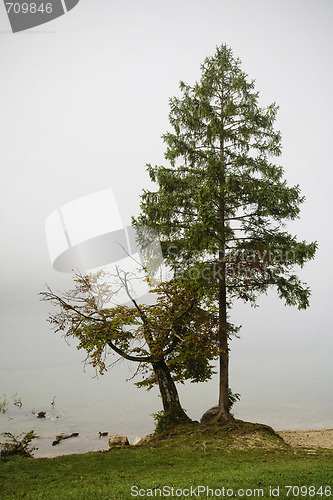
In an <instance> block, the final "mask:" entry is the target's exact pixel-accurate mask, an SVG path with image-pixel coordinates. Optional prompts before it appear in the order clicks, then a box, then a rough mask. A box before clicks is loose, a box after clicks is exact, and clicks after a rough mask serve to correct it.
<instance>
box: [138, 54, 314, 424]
mask: <svg viewBox="0 0 333 500" xmlns="http://www.w3.org/2000/svg"><path fill="white" fill-rule="evenodd" d="M201 69H202V74H201V79H200V81H199V82H197V83H196V84H195V85H194V86H190V85H188V84H186V83H184V82H181V83H180V90H181V97H173V98H171V99H170V115H169V120H170V124H171V126H172V128H173V131H172V132H168V133H166V134H165V135H164V136H163V140H164V142H165V143H166V145H167V150H166V153H165V158H166V160H168V162H169V166H167V167H164V166H155V167H153V166H151V165H148V166H147V169H148V172H149V176H150V179H151V180H152V181H153V182H155V183H157V186H158V190H157V191H154V192H153V191H148V190H146V191H144V193H143V195H142V200H141V215H140V216H139V217H138V219H136V220H134V223H135V224H136V225H140V226H143V225H145V226H148V227H151V228H154V229H155V230H156V231H157V232H158V233H159V236H160V238H161V242H162V250H163V253H164V257H165V260H166V262H167V263H168V265H169V266H170V267H171V268H172V270H173V272H174V276H177V278H178V279H184V280H186V279H192V280H195V281H196V282H197V284H199V285H200V287H201V290H202V293H205V294H207V297H208V296H209V297H210V300H215V301H216V302H217V304H218V310H219V315H218V323H219V324H218V332H219V350H220V355H219V371H220V389H219V406H218V408H219V410H218V416H217V419H218V420H225V419H230V418H231V417H230V411H229V339H230V336H231V335H232V333H233V332H235V330H236V329H235V327H234V326H232V325H231V323H230V322H229V321H228V320H229V308H231V307H232V303H233V301H234V300H235V299H242V300H244V301H247V302H250V303H251V304H252V305H255V304H256V301H257V298H258V296H259V295H260V294H261V293H264V292H266V291H267V290H268V289H269V288H270V287H276V289H277V291H278V295H279V297H280V298H282V299H284V300H285V303H286V304H287V305H297V306H298V308H299V309H305V308H306V307H307V306H308V305H309V297H310V290H309V288H308V287H307V285H306V284H305V283H302V281H301V280H300V279H299V278H298V277H297V275H296V274H294V267H295V266H301V267H302V266H303V265H304V264H305V262H306V261H308V260H310V259H312V258H313V257H314V255H315V251H316V247H317V244H316V243H315V242H313V243H307V242H306V241H298V240H297V238H296V237H295V236H293V235H291V234H290V233H288V232H287V231H286V229H285V223H286V222H287V221H288V220H294V219H296V218H298V217H299V213H300V205H301V203H302V202H303V201H304V197H302V196H301V193H300V188H299V186H298V185H296V186H293V187H288V185H287V183H286V181H285V180H284V178H283V175H284V171H283V168H282V167H281V166H279V165H277V164H275V163H273V162H272V160H271V158H272V157H278V156H280V154H281V135H280V132H278V131H276V130H275V129H274V123H275V121H276V116H277V110H278V107H277V106H276V104H271V105H270V106H267V107H261V106H260V104H259V93H258V92H256V91H255V86H254V81H251V80H249V79H248V76H247V74H245V73H244V72H243V71H242V70H241V63H240V60H239V59H235V58H234V57H233V53H232V51H231V49H230V48H229V47H227V46H226V45H222V46H221V47H218V48H217V49H216V52H215V54H214V55H213V56H212V57H209V58H206V59H205V61H204V63H203V65H202V67H201Z"/></svg>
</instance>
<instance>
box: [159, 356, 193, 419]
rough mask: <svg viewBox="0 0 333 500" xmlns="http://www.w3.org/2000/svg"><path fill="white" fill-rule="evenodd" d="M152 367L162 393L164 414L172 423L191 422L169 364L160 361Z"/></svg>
mask: <svg viewBox="0 0 333 500" xmlns="http://www.w3.org/2000/svg"><path fill="white" fill-rule="evenodd" d="M152 365H153V369H154V372H155V375H156V378H157V382H158V387H159V390H160V393H161V397H162V403H163V410H164V413H165V414H166V415H167V416H168V417H169V418H170V421H175V422H178V421H182V422H186V421H187V422H189V421H190V420H191V419H190V418H189V417H188V416H187V415H186V413H185V412H184V410H183V408H182V407H181V405H180V402H179V397H178V392H177V388H176V385H175V383H174V381H173V380H172V377H171V375H170V371H169V368H168V366H167V364H166V363H165V361H164V360H160V361H157V362H155V363H152Z"/></svg>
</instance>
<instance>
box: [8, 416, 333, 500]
mask: <svg viewBox="0 0 333 500" xmlns="http://www.w3.org/2000/svg"><path fill="white" fill-rule="evenodd" d="M237 443H238V444H237ZM240 448H241V449H240ZM332 458H333V452H332V450H316V452H315V453H313V452H311V454H309V451H308V450H305V449H297V450H295V449H293V448H290V447H289V446H288V445H286V444H285V443H284V442H283V441H282V440H281V438H279V437H277V436H276V435H275V433H274V431H272V429H270V428H269V427H266V426H260V425H258V424H248V423H244V422H243V423H242V422H239V421H235V423H234V424H229V425H224V426H214V425H211V426H201V425H199V424H191V425H187V426H181V427H178V428H176V429H174V430H173V431H169V433H168V434H164V435H158V436H154V438H153V439H152V441H151V442H149V443H147V444H146V445H145V446H141V447H126V448H123V449H114V450H111V451H110V452H104V453H102V452H101V453H87V454H83V455H71V456H64V457H57V458H53V459H31V458H26V459H24V458H21V457H15V458H10V459H7V460H4V459H1V460H0V497H1V499H2V498H12V499H14V498H15V499H17V498H27V499H29V498H31V499H32V498H33V499H45V498H47V499H66V500H67V499H72V498H75V499H76V498H77V499H88V498H89V499H90V498H98V499H110V500H128V499H130V498H135V496H131V487H132V486H136V487H137V488H141V489H143V490H146V491H147V493H148V495H142V496H139V495H137V498H151V497H152V496H153V497H154V498H161V496H160V495H159V494H158V493H157V495H156V496H154V495H153V493H154V492H152V494H151V495H149V493H150V491H149V490H154V488H160V489H162V488H163V486H169V487H170V488H171V487H174V488H175V490H174V498H181V499H185V498H189V497H188V496H183V495H176V489H186V488H190V487H191V486H193V488H195V487H196V486H199V485H202V486H208V487H210V488H211V489H213V490H215V489H221V488H223V487H224V488H225V492H226V490H227V489H229V493H230V491H231V490H233V492H234V495H233V496H232V495H230V494H229V495H228V498H239V496H238V495H237V491H238V490H239V489H240V488H242V489H248V490H249V489H252V490H253V492H254V494H253V496H252V497H253V498H254V497H257V498H270V496H269V488H270V487H274V488H277V487H280V495H279V496H280V498H287V496H286V489H285V486H286V485H293V486H307V487H309V486H314V487H315V488H316V491H318V490H319V487H320V486H324V487H325V486H329V485H331V482H332V477H333V461H332ZM255 490H256V491H257V493H256V492H255ZM136 491H138V490H136ZM169 491H170V497H171V498H172V495H171V491H172V490H171V489H170V490H169ZM261 491H262V492H263V493H264V496H262V495H261ZM323 491H324V490H323ZM327 491H328V490H327ZM178 493H179V492H178ZM221 493H222V492H221ZM210 497H211V498H212V496H210ZM224 497H225V498H227V495H226V494H225V495H224ZM244 497H245V495H244ZM299 497H300V498H325V494H324V495H323V496H320V495H319V496H317V495H313V494H312V493H311V494H309V495H302V496H301V494H299ZM162 498H163V497H162ZM190 498H191V497H190ZM192 498H195V496H193V495H192ZM199 498H206V494H201V495H200V497H199ZM214 498H219V497H218V496H215V497H214ZM221 498H223V496H222V495H221ZM289 498H297V496H296V495H295V496H293V495H292V494H290V495H289ZM326 498H327V496H326Z"/></svg>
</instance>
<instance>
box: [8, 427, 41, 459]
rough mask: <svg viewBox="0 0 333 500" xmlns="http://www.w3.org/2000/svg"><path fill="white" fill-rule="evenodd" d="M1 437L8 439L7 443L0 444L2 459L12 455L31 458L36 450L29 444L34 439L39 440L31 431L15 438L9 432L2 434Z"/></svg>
mask: <svg viewBox="0 0 333 500" xmlns="http://www.w3.org/2000/svg"><path fill="white" fill-rule="evenodd" d="M2 436H4V437H6V438H8V441H5V442H4V443H0V445H1V457H2V458H5V457H10V456H14V455H21V456H23V457H32V452H33V451H34V450H37V449H38V448H36V447H33V446H32V445H31V444H30V443H31V441H33V440H34V439H39V436H37V434H35V431H33V430H32V431H29V432H27V433H22V434H19V435H18V436H15V435H14V434H12V433H11V432H3V433H2Z"/></svg>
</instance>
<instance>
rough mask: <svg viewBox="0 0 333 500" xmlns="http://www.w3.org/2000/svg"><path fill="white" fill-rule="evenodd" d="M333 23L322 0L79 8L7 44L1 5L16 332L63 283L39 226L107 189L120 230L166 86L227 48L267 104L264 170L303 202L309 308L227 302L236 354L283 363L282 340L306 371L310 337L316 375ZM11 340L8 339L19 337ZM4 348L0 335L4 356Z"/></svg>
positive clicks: (321, 331) (148, 158) (9, 259)
mask: <svg viewBox="0 0 333 500" xmlns="http://www.w3.org/2000/svg"><path fill="white" fill-rule="evenodd" d="M332 14H333V4H332V2H331V1H330V0H316V1H314V0H312V1H309V0H306V1H304V0H282V1H281V0H270V1H268V0H265V1H264V0H251V1H249V0H235V1H233V2H230V1H225V0H205V2H203V1H202V0H201V1H198V0H168V1H165V0H164V1H156V0H154V1H150V0H149V1H147V0H143V1H137V0H125V1H122V2H111V1H110V0H99V1H98V2H92V1H88V0H81V1H80V3H79V4H78V6H77V7H76V8H75V9H73V10H72V11H71V12H70V13H68V14H67V15H65V16H63V17H61V18H59V19H57V20H55V21H53V22H52V23H49V24H47V25H44V26H41V27H39V28H36V29H35V30H32V31H29V32H22V33H18V34H15V35H13V34H10V33H9V23H8V20H7V18H6V13H5V10H4V5H3V3H1V4H0V60H1V81H0V89H1V92H0V110H1V111H0V143H1V149H0V151H1V186H0V189H1V198H0V199H1V207H2V209H1V215H0V224H1V241H2V244H1V247H0V255H1V259H0V262H1V264H0V265H1V283H0V298H1V311H2V314H3V315H5V316H6V315H8V316H10V315H12V314H13V312H15V318H16V319H17V318H19V319H20V321H22V322H23V323H24V321H25V318H26V317H27V316H29V317H30V316H31V315H34V317H35V320H34V321H35V326H36V328H37V330H38V329H39V330H40V334H38V335H40V337H38V335H37V334H36V339H39V338H41V336H42V335H47V327H45V314H46V310H45V307H44V306H43V305H42V304H40V303H39V302H38V299H37V298H36V294H37V292H38V291H40V290H41V289H42V288H43V283H44V282H48V283H50V284H53V285H55V286H57V287H58V288H60V289H61V288H65V287H67V286H68V284H69V281H70V277H69V276H67V275H62V274H59V273H57V272H56V271H54V270H52V268H51V265H50V261H49V257H48V253H47V247H46V241H45V235H44V222H45V219H46V218H47V216H48V215H49V214H50V213H51V212H52V211H53V210H55V209H56V208H58V207H59V206H61V205H63V204H64V203H67V202H70V201H72V200H75V199H77V198H79V197H82V196H85V195H88V194H90V193H94V192H96V191H99V190H101V189H105V188H109V187H112V188H113V189H114V191H115V193H116V196H117V199H118V203H119V206H120V208H121V212H122V215H123V219H124V222H128V221H129V220H130V216H131V215H135V214H137V213H138V206H139V195H140V192H141V190H142V188H144V187H149V186H150V184H149V181H148V176H147V174H146V172H145V163H147V162H149V163H152V164H155V163H156V164H160V163H162V162H163V161H164V157H163V152H164V145H163V143H162V140H161V139H160V137H161V135H162V134H163V133H164V132H165V131H166V130H168V129H169V123H168V98H169V97H171V96H173V95H177V94H178V92H179V91H178V84H179V80H184V81H186V82H187V83H194V82H195V80H197V79H198V78H199V76H200V64H201V63H202V62H203V60H204V58H205V57H206V56H209V55H212V54H213V53H214V50H215V47H216V46H217V45H220V44H222V43H227V44H228V45H229V46H230V47H231V48H232V49H233V51H234V55H235V56H236V57H239V58H240V59H241V61H242V67H243V69H244V70H245V71H246V72H247V73H248V74H249V77H250V78H254V79H255V80H256V89H257V90H259V91H260V96H261V102H262V104H263V105H268V104H270V103H271V102H274V101H275V102H276V103H277V104H278V105H279V106H280V111H279V115H278V123H277V127H278V128H279V129H280V130H281V132H282V137H283V156H282V157H281V158H279V159H278V160H277V161H278V162H279V163H280V164H282V165H283V166H284V168H285V176H286V179H287V180H288V183H289V184H295V183H299V184H300V186H301V189H302V193H303V194H305V196H306V199H307V200H306V202H305V204H304V205H303V210H302V214H301V220H300V221H297V222H294V223H292V224H290V226H289V227H290V230H291V231H293V232H297V234H298V236H299V237H300V238H302V239H307V240H308V241H311V240H318V242H319V245H320V249H319V251H318V255H317V258H316V260H315V261H314V262H312V263H310V264H308V265H307V266H306V268H305V269H304V270H303V271H302V272H301V276H304V278H305V279H306V280H307V281H308V282H309V285H310V286H311V288H312V289H313V299H312V307H311V309H310V310H309V311H306V312H298V311H296V310H292V311H291V310H289V309H286V308H284V306H283V304H282V303H279V302H278V301H277V300H276V298H275V296H274V294H272V295H270V296H269V297H268V298H264V299H263V300H262V305H263V307H261V308H260V309H259V310H256V311H253V310H248V309H246V308H244V307H242V306H241V305H239V306H237V308H236V311H235V314H236V316H237V321H236V322H238V323H242V324H243V325H244V328H243V330H242V336H244V339H242V340H241V341H240V342H239V344H237V346H235V351H236V356H237V355H239V356H240V357H241V356H243V357H244V358H245V357H246V356H247V354H251V355H252V354H253V349H254V347H253V346H257V347H258V346H260V347H258V349H261V350H260V352H262V353H264V354H265V355H266V356H268V357H269V356H272V351H273V350H274V352H275V353H280V354H281V356H282V352H284V350H285V347H286V344H287V345H288V351H289V356H290V358H292V356H296V357H297V356H300V353H301V356H302V359H304V363H306V360H307V359H308V358H310V357H311V355H312V354H313V333H314V332H316V334H318V337H317V340H316V349H317V351H318V356H317V359H316V361H315V369H316V370H317V372H318V373H320V371H321V369H322V366H323V363H324V364H325V363H326V362H327V363H328V362H329V357H328V353H329V352H330V349H331V347H332V340H331V320H330V311H329V307H330V305H329V300H330V297H331V293H332V284H331V276H332V259H331V255H330V253H331V246H332V235H331V216H332V210H331V203H330V200H331V191H332V188H331V185H332V180H333V174H332V166H331V156H332V155H331V144H332V80H333V78H332V77H333V71H332V62H331V61H332V41H333V40H332V39H333V35H332ZM273 317H274V321H273V322H272V318H273ZM13 321H14V319H13ZM260 325H261V326H260ZM42 330H43V333H42ZM267 330H269V331H267ZM45 331H46V332H45ZM15 335H16V336H17V338H16V339H15V342H21V341H22V339H23V332H22V333H21V334H20V333H19V332H18V333H16V334H15ZM12 342H13V339H11V340H9V338H8V336H7V335H6V331H5V330H3V332H2V339H1V343H2V344H1V348H2V352H3V353H4V354H3V355H4V356H5V355H6V352H7V353H9V350H10V347H9V346H12ZM25 342H26V341H25ZM50 342H51V341H50ZM50 345H51V344H50ZM57 345H58V344H57ZM299 346H301V348H300V347H299ZM58 348H59V349H60V347H58ZM237 350H238V351H237ZM237 353H238V354H237ZM302 369H303V371H304V372H305V370H306V366H305V364H304V366H303V368H302ZM292 370H293V368H292V367H290V373H292ZM325 373H326V372H325ZM295 375H296V377H297V374H296V372H295ZM305 383H306V381H305V382H304V384H305ZM321 383H322V384H327V377H326V378H325V379H322V380H321Z"/></svg>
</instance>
